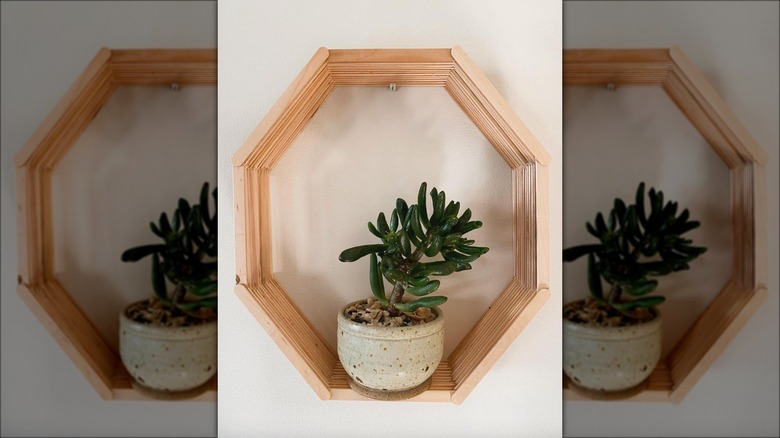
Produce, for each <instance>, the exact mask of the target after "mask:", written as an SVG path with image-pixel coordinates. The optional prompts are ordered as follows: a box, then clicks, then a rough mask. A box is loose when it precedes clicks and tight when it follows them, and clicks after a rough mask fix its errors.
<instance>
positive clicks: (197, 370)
mask: <svg viewBox="0 0 780 438" xmlns="http://www.w3.org/2000/svg"><path fill="white" fill-rule="evenodd" d="M119 353H120V356H121V357H122V363H124V365H125V368H127V371H128V372H129V373H130V375H131V376H132V377H133V379H135V381H136V383H138V384H140V385H141V386H142V387H143V388H144V389H147V390H152V391H151V392H152V393H154V391H158V392H161V393H179V392H186V391H190V390H192V389H194V388H198V387H199V386H201V385H204V384H205V383H206V382H208V380H209V379H211V377H212V376H214V374H216V372H217V321H212V322H208V323H204V324H199V325H194V326H188V327H160V326H154V325H151V324H144V323H139V322H135V321H133V320H131V319H130V318H128V317H127V315H126V314H125V311H122V312H121V314H120V316H119ZM145 392H147V393H148V391H145Z"/></svg>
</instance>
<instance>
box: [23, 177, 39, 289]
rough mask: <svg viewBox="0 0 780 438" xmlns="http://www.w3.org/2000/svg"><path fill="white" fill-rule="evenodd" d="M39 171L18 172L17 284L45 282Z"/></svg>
mask: <svg viewBox="0 0 780 438" xmlns="http://www.w3.org/2000/svg"><path fill="white" fill-rule="evenodd" d="M38 185H40V171H36V170H34V169H30V168H26V167H21V168H18V169H16V261H17V263H16V264H17V270H18V277H17V283H18V284H19V285H22V284H31V283H40V282H42V280H43V261H42V260H39V258H40V255H41V251H40V249H39V248H40V246H41V244H40V239H41V232H40V225H39V223H40V218H39V217H38V215H36V214H35V212H36V211H37V210H38V209H39V208H40V207H39V205H40V196H41V195H40V191H39V190H38V187H37V186H38Z"/></svg>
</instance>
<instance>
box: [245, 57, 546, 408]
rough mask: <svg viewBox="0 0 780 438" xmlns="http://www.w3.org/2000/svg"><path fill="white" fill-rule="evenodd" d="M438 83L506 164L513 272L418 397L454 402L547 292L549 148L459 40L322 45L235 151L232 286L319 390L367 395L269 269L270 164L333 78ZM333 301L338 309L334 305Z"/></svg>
mask: <svg viewBox="0 0 780 438" xmlns="http://www.w3.org/2000/svg"><path fill="white" fill-rule="evenodd" d="M391 83H395V84H397V85H398V86H435V87H444V88H445V89H446V90H447V92H448V93H449V94H450V96H452V98H453V99H454V101H455V102H456V103H457V104H458V105H459V106H460V107H461V108H462V109H463V111H464V112H465V113H466V114H467V115H468V116H469V118H470V119H471V120H472V122H474V124H475V125H476V126H477V127H478V128H479V129H480V130H481V131H482V133H483V134H484V135H485V137H487V139H488V140H489V141H490V143H491V144H492V145H493V146H494V148H495V149H496V151H498V153H499V154H500V155H501V156H502V157H503V159H504V160H505V161H506V163H507V165H508V166H509V167H510V168H512V175H513V191H512V193H513V208H514V221H515V229H514V242H515V263H514V264H515V267H514V278H513V280H512V282H511V283H510V284H509V286H508V287H507V288H506V289H505V290H504V291H503V292H502V293H501V295H500V296H499V297H498V299H497V300H496V302H495V303H494V304H493V305H492V306H491V307H490V309H489V310H488V311H487V312H486V313H485V315H483V316H482V318H481V319H480V320H479V322H477V324H476V326H474V328H473V329H472V330H471V331H470V332H469V333H468V334H467V335H466V336H465V337H464V339H463V340H462V341H461V343H460V344H459V345H458V346H457V347H456V348H455V350H454V351H453V352H452V354H451V355H450V356H449V357H448V358H446V359H444V360H443V361H442V363H441V365H440V366H439V367H438V369H437V370H436V372H435V373H434V375H433V384H432V385H431V388H430V389H429V390H427V391H426V392H424V393H423V394H421V395H419V396H417V397H415V398H414V399H413V400H417V401H439V402H453V403H456V404H459V403H461V402H462V401H463V400H464V399H465V398H466V396H468V394H469V393H470V392H471V391H472V390H473V389H474V387H475V386H476V385H477V383H478V382H479V381H480V380H481V379H482V377H483V376H484V375H485V373H487V371H488V370H489V369H490V368H491V367H492V366H493V364H494V363H495V362H496V361H497V360H498V358H499V357H500V356H501V354H502V353H503V352H504V351H505V350H506V349H507V348H508V347H509V345H510V344H511V342H512V340H514V338H515V337H516V336H517V335H518V334H519V333H520V331H521V330H522V329H523V327H525V326H526V325H527V324H528V322H529V321H530V319H531V318H532V317H533V316H534V315H535V314H536V312H537V311H538V310H539V308H540V307H541V306H542V304H543V303H544V302H545V301H546V300H547V299H548V298H549V296H550V291H549V286H548V272H547V271H548V260H547V257H548V252H549V249H548V243H547V242H548V237H547V232H548V230H547V221H548V220H547V163H548V162H549V156H548V154H547V153H546V152H545V150H544V149H543V147H542V146H541V145H540V144H539V142H538V141H537V140H536V139H535V138H534V136H533V135H532V134H531V133H530V131H529V130H528V129H527V128H526V127H525V125H524V124H523V123H522V122H521V121H520V119H519V118H518V117H517V116H516V115H515V113H514V112H512V110H511V108H510V107H509V105H508V104H507V103H506V101H505V100H504V99H503V98H502V97H501V95H500V94H499V93H498V91H497V90H496V89H495V88H494V87H493V85H492V84H491V83H490V82H489V81H488V79H487V78H486V77H485V75H484V74H482V72H481V71H480V70H479V69H478V68H477V66H476V65H475V64H474V62H473V61H472V60H471V59H469V58H468V56H466V54H465V53H464V52H463V50H462V49H461V48H460V47H454V48H452V49H378V50H328V49H325V48H320V49H319V50H318V51H317V52H316V53H315V54H314V57H313V58H312V59H311V60H310V61H309V63H308V64H307V65H306V66H305V67H304V69H303V70H302V71H301V72H300V74H299V75H298V76H297V77H296V78H295V80H294V81H293V82H292V84H291V85H290V86H289V88H288V89H287V91H285V92H284V94H283V95H282V97H281V98H280V99H279V100H278V101H277V102H276V104H275V105H274V106H273V107H272V108H271V110H270V111H269V112H268V114H266V116H265V117H264V118H263V119H262V121H261V122H260V124H259V125H258V126H257V128H255V130H254V132H253V133H252V134H251V135H250V136H249V138H248V139H247V140H246V142H245V143H244V144H243V145H242V146H241V147H240V148H239V150H238V151H237V152H236V153H235V154H234V156H233V166H234V169H233V178H234V193H233V196H234V205H235V208H236V210H235V218H236V219H235V220H236V265H237V273H236V282H237V283H238V284H237V286H236V294H237V295H238V297H239V298H240V299H241V301H242V302H243V303H244V305H246V307H247V308H248V309H249V310H250V311H251V313H252V314H253V315H254V316H255V318H256V319H257V320H258V321H259V322H260V324H261V325H262V326H263V327H264V328H265V329H266V330H267V331H268V333H269V334H270V336H271V338H272V339H273V340H274V341H275V342H276V344H277V345H278V346H279V348H280V349H281V350H282V351H283V352H284V354H285V355H286V356H287V358H288V359H290V361H291V362H292V363H293V365H294V366H295V367H296V368H297V369H298V371H299V372H300V373H301V375H302V376H303V377H304V379H305V380H306V381H307V382H308V383H309V385H311V387H312V388H313V389H314V391H315V392H316V394H317V395H318V396H319V397H320V398H321V399H323V400H328V399H333V400H367V399H366V398H364V397H362V396H360V395H358V394H357V393H355V392H354V391H353V390H352V389H350V387H349V385H348V383H347V374H346V372H344V370H343V368H342V367H341V365H340V363H339V361H338V357H337V355H336V353H335V352H334V351H332V350H331V349H330V348H329V347H328V346H327V344H326V343H325V342H324V341H323V339H322V337H321V336H320V335H319V334H318V333H317V332H316V330H315V329H314V328H313V327H312V325H311V324H310V323H309V322H308V321H307V319H306V317H305V315H303V314H302V313H301V311H300V309H298V308H297V307H296V306H295V304H294V303H293V302H292V301H291V300H290V298H289V297H288V296H287V294H286V293H285V291H284V290H283V289H282V287H281V286H280V285H279V283H277V281H276V280H275V279H274V275H273V269H272V257H271V251H272V249H271V248H272V246H271V226H270V219H271V214H270V204H269V173H270V170H271V169H272V168H273V166H274V165H275V164H276V163H277V162H278V160H279V158H280V157H281V156H282V155H283V154H284V152H285V150H286V149H287V148H288V147H289V146H290V144H291V143H292V142H293V140H294V138H295V137H296V136H297V135H298V134H299V133H300V132H301V131H302V130H303V128H304V126H305V125H306V123H307V122H308V120H309V119H310V118H311V117H312V116H313V115H314V113H315V112H316V111H317V109H318V108H319V107H320V106H321V105H322V103H323V102H324V101H325V99H327V97H328V95H329V94H330V93H331V91H333V89H334V87H338V86H383V87H387V86H388V85H389V84H391ZM334 311H335V309H334Z"/></svg>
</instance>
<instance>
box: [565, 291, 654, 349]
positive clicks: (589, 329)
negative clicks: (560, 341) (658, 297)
mask: <svg viewBox="0 0 780 438" xmlns="http://www.w3.org/2000/svg"><path fill="white" fill-rule="evenodd" d="M580 301H584V300H576V301H571V302H569V303H567V304H566V305H569V304H571V303H576V302H580ZM650 309H652V311H653V313H655V316H654V317H653V319H651V320H648V321H643V322H640V323H638V324H632V325H624V326H615V327H605V326H594V325H587V324H583V323H581V322H574V321H570V320H568V319H566V318H564V319H563V326H564V332H569V333H571V334H576V335H577V336H593V337H594V338H600V339H601V338H602V337H604V336H607V337H612V338H614V339H615V340H618V339H638V338H643V337H645V336H650V335H653V334H655V333H656V332H658V331H659V330H661V327H662V323H663V316H662V314H661V311H660V310H658V308H657V307H651V308H650ZM632 332H633V333H632ZM621 334H622V335H623V336H620V335H621Z"/></svg>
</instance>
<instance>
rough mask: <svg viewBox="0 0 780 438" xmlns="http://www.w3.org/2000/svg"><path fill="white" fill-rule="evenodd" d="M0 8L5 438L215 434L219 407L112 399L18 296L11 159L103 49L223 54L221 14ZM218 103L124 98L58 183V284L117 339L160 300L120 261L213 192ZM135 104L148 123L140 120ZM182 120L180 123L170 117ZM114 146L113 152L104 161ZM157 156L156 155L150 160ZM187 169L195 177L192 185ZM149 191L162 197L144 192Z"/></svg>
mask: <svg viewBox="0 0 780 438" xmlns="http://www.w3.org/2000/svg"><path fill="white" fill-rule="evenodd" d="M1 7H2V127H3V129H2V155H1V157H2V177H0V178H1V179H0V181H1V182H2V192H1V196H2V213H3V216H2V435H3V436H23V435H32V436H60V435H67V436H115V435H122V436H164V435H171V436H198V435H200V436H211V435H214V434H215V432H216V407H215V404H214V403H192V402H181V403H168V402H128V401H111V402H106V401H103V400H101V399H100V397H99V396H98V394H97V393H96V392H95V390H94V389H93V388H92V386H91V385H90V384H89V383H88V382H87V380H86V379H85V378H84V376H83V375H82V374H81V372H80V371H79V370H78V369H77V368H76V367H75V366H74V364H73V363H72V362H71V361H70V359H68V357H67V356H66V355H65V354H64V352H63V351H62V350H61V349H60V347H59V346H58V345H57V343H56V342H55V341H54V339H53V338H52V337H51V335H50V334H49V333H48V332H47V331H46V330H45V329H44V328H43V326H42V325H41V324H40V323H39V322H38V320H37V319H36V318H35V317H34V316H33V315H32V313H31V312H30V311H29V309H28V308H27V306H26V305H24V303H23V302H22V301H21V300H20V299H19V297H18V295H17V294H16V290H15V289H16V271H17V265H16V237H15V232H16V218H15V214H14V210H15V208H14V206H15V189H14V166H13V158H14V155H15V154H16V152H17V151H18V150H19V149H20V148H21V147H22V145H24V144H25V142H26V141H27V140H28V138H29V137H30V135H31V134H32V132H33V131H34V130H35V128H36V127H37V126H38V125H39V124H40V122H41V121H42V120H43V119H44V118H45V116H46V115H47V114H48V112H49V111H50V110H51V108H52V107H53V106H54V105H55V103H56V102H57V101H58V100H59V99H60V97H61V96H62V95H63V93H64V92H65V90H67V88H68V87H69V86H70V85H71V84H72V83H73V81H74V80H75V79H76V77H77V76H78V75H79V74H80V73H81V71H82V70H83V69H84V67H86V65H87V64H88V63H89V61H90V60H91V59H92V58H93V57H94V55H95V53H97V51H98V50H99V49H100V47H103V46H105V47H109V48H213V47H215V46H216V5H215V4H214V3H213V2H104V3H103V2H29V3H21V2H5V1H4V2H2V6H1ZM215 97H216V95H215V90H214V87H202V88H200V89H196V88H194V87H193V88H187V87H184V88H182V90H181V91H180V94H175V93H172V92H170V91H168V90H166V89H130V90H119V91H118V92H117V93H116V94H115V95H114V96H113V97H112V98H111V100H110V101H109V102H108V104H107V106H106V107H104V111H101V113H99V114H98V116H97V117H96V119H95V120H94V122H95V123H94V124H93V125H91V126H90V129H89V130H88V131H87V132H86V133H85V135H84V136H82V137H81V138H80V140H79V142H78V143H77V144H76V145H75V146H74V149H72V150H71V152H72V153H73V155H72V156H71V155H67V156H66V157H65V158H64V161H63V162H62V166H61V167H60V168H58V169H57V171H56V172H55V180H56V181H57V184H58V183H62V182H64V181H66V180H67V181H68V183H69V184H71V185H68V186H67V187H66V186H64V185H58V186H57V187H56V188H55V191H54V193H55V196H58V195H62V196H63V198H62V199H61V198H59V197H57V198H56V200H55V207H56V206H58V205H59V206H61V203H60V201H62V200H64V199H65V197H66V196H67V199H68V202H69V203H70V205H69V208H70V209H69V210H68V211H67V213H66V211H65V209H57V208H55V212H54V213H55V215H56V216H57V227H55V231H60V230H65V229H67V230H69V231H68V232H69V233H72V232H73V231H75V230H78V233H79V236H78V237H77V238H74V234H68V235H67V236H65V235H64V232H63V233H60V235H58V238H61V237H65V238H64V239H62V241H61V242H60V243H63V245H62V246H61V247H58V254H57V255H58V257H59V260H58V261H60V262H62V264H60V265H58V269H59V275H60V276H61V277H60V278H61V279H63V281H64V282H65V284H66V286H67V287H70V286H71V285H73V286H74V288H77V289H78V290H77V291H74V293H73V295H74V296H76V295H78V296H77V297H76V299H77V300H78V301H79V302H80V303H82V305H84V306H85V307H87V308H88V309H87V310H88V312H90V313H91V314H93V315H94V316H95V318H94V320H95V322H96V323H97V324H98V326H99V327H101V328H103V329H104V334H105V335H106V336H107V337H109V338H110V339H111V340H112V342H115V338H114V336H115V335H114V334H113V331H112V327H111V326H112V325H114V326H115V325H116V319H117V315H118V312H119V309H121V307H122V305H123V304H126V303H127V302H129V301H132V300H133V299H140V298H143V297H146V296H149V294H150V293H151V291H150V287H149V281H148V278H149V275H148V272H149V264H148V263H143V262H141V263H139V264H137V265H129V264H123V263H121V262H120V261H119V254H120V253H121V251H122V250H123V249H124V248H126V247H129V246H132V245H136V244H141V243H147V240H148V239H150V238H151V237H153V236H151V233H150V232H148V226H147V225H148V221H149V220H151V219H153V218H156V217H157V215H159V213H160V211H162V210H163V209H164V210H168V211H169V214H170V212H171V211H172V210H173V208H174V207H175V201H176V199H177V198H178V197H179V196H185V197H187V198H188V199H193V198H195V199H196V196H197V194H198V192H199V189H200V183H201V182H202V181H203V180H206V179H208V180H210V181H211V182H212V186H213V182H214V180H215V171H214V169H215V167H214V166H215V161H216V157H215V155H216V154H215V151H214V139H215V136H216V127H215V126H214V120H215ZM146 105H151V107H146ZM138 106H142V107H143V108H144V109H143V113H141V114H138V113H134V112H133V110H134V109H137V108H138ZM171 109H174V110H175V111H176V112H177V114H176V115H175V116H171V115H170V113H167V114H166V112H167V111H170V110H171ZM114 116H117V117H118V118H114ZM177 126H178V127H179V128H181V127H183V128H184V129H186V132H185V135H184V136H183V137H182V136H175V135H173V136H171V135H168V136H166V135H165V134H163V131H165V130H171V129H173V130H176V129H179V128H177ZM187 135H194V136H195V137H192V138H187ZM114 141H118V144H114V143H113V142H114ZM139 143H140V144H139ZM106 144H109V145H111V147H115V148H116V149H115V150H113V151H112V150H105V149H102V150H101V146H105V145H106ZM154 150H157V151H159V152H158V155H153V154H150V153H148V152H149V151H154ZM184 151H188V154H184ZM93 152H94V153H93ZM193 155H194V156H196V157H197V158H193ZM182 157H184V159H182ZM166 162H167V163H166ZM166 169H169V170H167V171H166ZM187 169H190V170H191V171H192V174H191V175H182V171H186V170H187ZM120 189H121V190H120ZM150 190H152V191H155V192H156V193H154V196H151V197H150V196H148V194H147V195H144V193H148V192H149V191H150ZM107 192H110V193H107ZM112 194H113V195H114V196H111V195H112ZM139 200H140V202H139ZM106 202H115V203H117V204H118V205H106V204H105V203H106ZM128 206H130V207H131V210H132V211H130V212H128V211H126V210H125V208H126V207H128ZM74 210H78V211H77V212H75V211H74ZM58 213H59V215H58ZM114 227H120V228H119V229H122V230H124V231H122V232H119V233H117V232H116V231H113V232H112V230H116V229H117V228H114ZM125 227H130V228H125ZM112 236H113V237H112ZM93 245H98V246H99V248H93ZM93 257H94V258H93ZM147 262H148V261H147ZM98 268H99V269H98ZM114 269H116V271H115V272H114V273H112V272H111V271H112V270H114ZM107 271H108V272H107ZM63 276H64V277H67V278H63ZM78 286H87V287H84V288H83V289H82V288H80V287H78Z"/></svg>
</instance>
